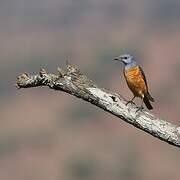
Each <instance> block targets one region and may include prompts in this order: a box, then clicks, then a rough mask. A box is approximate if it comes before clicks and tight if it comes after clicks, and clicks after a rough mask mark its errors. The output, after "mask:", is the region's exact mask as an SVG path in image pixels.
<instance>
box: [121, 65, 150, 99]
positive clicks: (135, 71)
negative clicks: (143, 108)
mask: <svg viewBox="0 0 180 180" xmlns="http://www.w3.org/2000/svg"><path fill="white" fill-rule="evenodd" d="M124 76H125V79H126V82H127V84H128V86H129V88H130V89H131V91H132V92H133V94H134V95H135V96H138V97H142V96H143V95H144V94H145V93H147V87H146V83H145V81H144V79H143V76H142V74H141V71H140V69H139V67H133V68H130V69H128V70H124Z"/></svg>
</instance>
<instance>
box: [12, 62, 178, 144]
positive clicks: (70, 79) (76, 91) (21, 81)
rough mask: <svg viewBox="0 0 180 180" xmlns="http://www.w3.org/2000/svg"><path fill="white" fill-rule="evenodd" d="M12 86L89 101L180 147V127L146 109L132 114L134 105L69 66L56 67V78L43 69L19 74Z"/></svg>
mask: <svg viewBox="0 0 180 180" xmlns="http://www.w3.org/2000/svg"><path fill="white" fill-rule="evenodd" d="M16 86H17V87H18V88H30V87H37V86H48V87H50V88H51V89H54V90H60V91H63V92H66V93H68V94H71V95H73V96H76V97H78V98H81V99H83V100H85V101H87V102H90V103H91V104H93V105H95V106H97V107H99V108H101V109H103V110H105V111H107V112H109V113H111V114H113V115H115V116H117V117H119V118H120V119H122V120H124V121H125V122H127V123H129V124H132V125H133V126H135V127H137V128H139V129H141V130H143V131H144V132H146V133H149V134H151V135H152V136H154V137H156V138H158V139H160V140H162V141H165V142H167V143H169V144H171V145H174V146H177V147H180V127H178V126H176V125H173V124H171V123H169V122H167V121H164V120H162V119H160V118H158V117H155V116H154V115H153V114H151V113H149V112H148V111H146V110H143V111H138V112H136V111H137V108H138V107H137V106H136V105H134V104H128V105H127V106H126V103H127V101H126V100H125V99H124V98H123V97H122V96H121V95H118V94H115V93H112V92H110V91H108V90H105V89H102V88H98V86H97V85H96V83H95V82H93V81H92V80H90V79H89V78H87V76H85V75H84V74H82V73H81V72H80V70H79V69H78V68H76V67H74V66H72V65H70V64H68V65H67V67H66V69H65V70H63V69H61V68H58V74H57V75H55V74H49V73H47V72H46V70H45V69H41V70H40V72H39V74H36V75H32V76H31V75H28V74H27V73H23V74H21V75H20V76H19V77H18V78H17V82H16Z"/></svg>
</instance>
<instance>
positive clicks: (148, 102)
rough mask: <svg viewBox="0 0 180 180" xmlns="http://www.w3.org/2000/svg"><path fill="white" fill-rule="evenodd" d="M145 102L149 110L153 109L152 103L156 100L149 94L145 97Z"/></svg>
mask: <svg viewBox="0 0 180 180" xmlns="http://www.w3.org/2000/svg"><path fill="white" fill-rule="evenodd" d="M143 101H144V103H145V105H146V107H147V108H148V109H149V110H151V109H153V107H152V105H151V103H150V101H152V102H154V99H153V98H152V97H151V95H150V94H149V93H148V94H147V95H146V96H145V97H144V99H143Z"/></svg>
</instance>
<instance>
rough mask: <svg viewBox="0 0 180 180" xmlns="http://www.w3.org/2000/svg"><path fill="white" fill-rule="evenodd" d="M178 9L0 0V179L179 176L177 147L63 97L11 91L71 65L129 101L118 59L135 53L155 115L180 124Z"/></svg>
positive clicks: (123, 2)
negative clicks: (26, 77)
mask: <svg viewBox="0 0 180 180" xmlns="http://www.w3.org/2000/svg"><path fill="white" fill-rule="evenodd" d="M179 9H180V1H178V0H171V1H170V0H133V1H129V0H1V1H0V63H1V64H0V179H2V180H83V179H93V180H94V179H95V180H110V179H111V180H131V179H132V180H144V179H146V180H169V179H173V180H179V179H180V172H179V168H180V150H179V149H178V148H175V147H173V146H170V145H168V144H166V143H164V142H161V141H159V140H157V139H155V138H153V137H151V136H150V135H147V134H145V133H144V132H142V131H140V130H138V129H136V128H134V127H132V126H131V125H129V124H126V123H124V122H123V121H121V120H120V119H118V118H116V117H114V116H112V115H110V114H108V113H105V112H104V111H102V110H100V109H98V108H95V107H94V106H92V105H91V104H88V103H86V102H84V101H82V100H79V99H76V98H75V97H72V96H69V95H67V94H65V93H62V92H58V91H53V90H50V89H48V88H32V89H22V90H17V89H16V88H15V87H14V83H15V81H16V77H17V76H18V75H19V74H20V73H22V72H28V73H37V72H38V71H39V69H40V68H41V67H45V68H47V69H48V70H49V71H51V72H56V71H57V70H56V69H57V66H62V67H63V66H65V61H66V60H67V59H69V60H70V62H71V63H72V64H74V65H77V66H78V67H80V68H81V70H82V71H83V72H85V73H86V74H87V75H88V76H89V77H90V78H91V79H93V80H95V81H96V82H97V83H98V84H99V86H101V87H104V88H107V89H111V90H112V91H114V92H117V93H118V92H119V93H121V94H123V95H124V97H126V98H127V99H130V98H131V97H132V94H131V92H130V91H129V90H128V88H127V86H126V83H125V81H124V78H123V75H122V64H120V63H117V62H113V61H112V60H113V58H114V57H116V56H117V55H120V54H122V53H126V52H131V53H132V54H133V55H135V57H136V58H137V59H138V62H139V63H140V64H141V66H142V67H143V69H144V70H145V72H146V75H147V79H148V82H149V86H150V90H151V93H152V95H153V96H154V98H155V100H156V102H155V103H154V104H153V106H154V110H153V113H154V114H156V115H157V116H159V117H161V118H164V119H166V120H168V121H169V122H171V123H174V124H177V125H180V121H179V105H180V96H179V92H180V83H179V76H180V50H179V47H180V11H179ZM138 102H139V101H137V103H138Z"/></svg>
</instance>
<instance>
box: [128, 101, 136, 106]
mask: <svg viewBox="0 0 180 180" xmlns="http://www.w3.org/2000/svg"><path fill="white" fill-rule="evenodd" d="M128 104H134V105H135V103H134V102H133V101H128V102H127V103H126V106H127V105H128Z"/></svg>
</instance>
